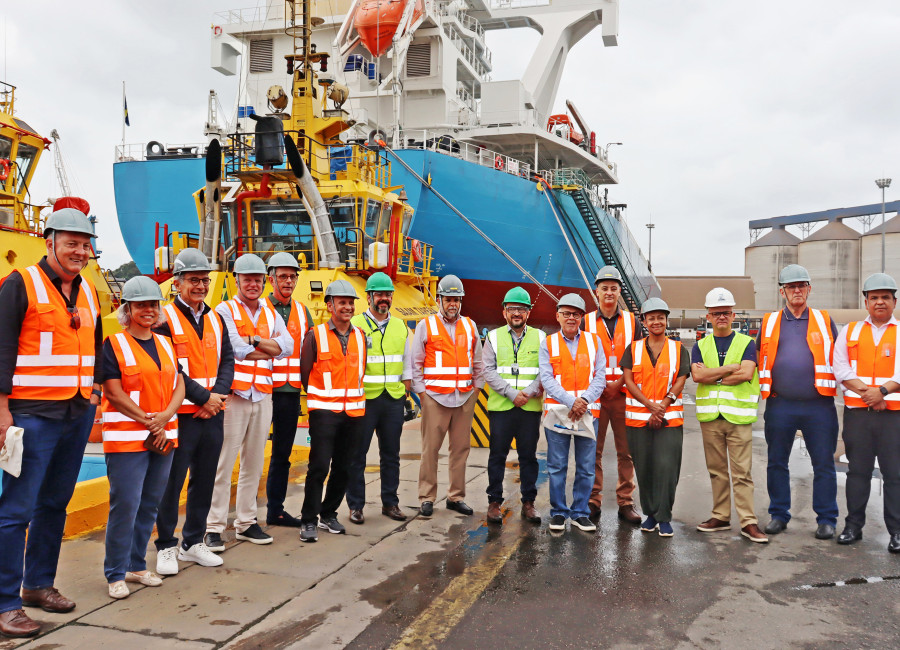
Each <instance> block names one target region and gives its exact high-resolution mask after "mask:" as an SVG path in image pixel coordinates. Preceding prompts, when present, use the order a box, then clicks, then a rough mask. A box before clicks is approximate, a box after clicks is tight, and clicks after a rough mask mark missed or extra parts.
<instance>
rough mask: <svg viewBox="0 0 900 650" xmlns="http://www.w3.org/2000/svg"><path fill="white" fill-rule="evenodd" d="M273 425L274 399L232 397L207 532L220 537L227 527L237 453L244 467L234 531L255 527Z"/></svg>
mask: <svg viewBox="0 0 900 650" xmlns="http://www.w3.org/2000/svg"><path fill="white" fill-rule="evenodd" d="M271 424H272V396H271V395H266V396H265V397H264V398H263V399H262V400H261V401H259V402H251V401H250V400H246V399H244V398H242V397H239V396H237V395H232V396H231V399H230V400H229V401H228V408H227V409H226V411H225V441H224V443H223V444H222V452H221V453H220V454H219V464H218V466H217V467H216V486H215V488H213V496H212V503H211V504H210V507H209V515H208V516H207V517H206V532H208V533H219V534H221V533H222V532H223V531H224V530H225V527H226V525H227V524H228V505H229V503H230V502H231V475H232V473H233V471H234V463H235V461H236V460H237V457H238V453H240V455H241V467H240V471H239V472H238V486H237V496H236V497H235V513H234V529H235V530H236V531H237V532H239V533H242V532H244V531H245V530H247V528H249V527H250V526H252V525H253V524H255V523H256V513H257V509H258V508H257V505H256V497H257V495H258V494H259V480H260V478H261V477H262V472H263V461H264V455H265V449H266V440H267V439H268V437H269V426H270V425H271Z"/></svg>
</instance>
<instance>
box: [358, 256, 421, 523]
mask: <svg viewBox="0 0 900 650" xmlns="http://www.w3.org/2000/svg"><path fill="white" fill-rule="evenodd" d="M366 298H367V300H368V301H369V309H368V310H367V311H366V312H365V313H363V314H357V315H356V316H354V317H353V319H352V320H351V321H350V322H351V323H353V325H355V326H356V327H358V328H359V329H361V330H362V332H363V334H365V337H366V349H367V355H366V374H365V377H364V378H363V387H364V388H365V390H366V415H365V417H364V420H363V431H362V438H361V439H360V442H359V444H358V445H357V446H356V453H355V454H353V456H352V458H351V461H350V478H349V481H348V483H347V505H348V506H349V508H350V521H351V522H352V523H354V524H362V523H363V522H365V515H364V514H363V506H365V504H366V481H365V470H366V453H367V452H368V451H369V445H370V444H372V434H373V433H374V434H375V435H377V436H378V455H379V459H380V463H379V471H380V473H381V514H383V515H384V516H385V517H388V518H390V519H393V520H394V521H405V520H406V515H405V514H403V511H401V510H400V499H399V497H398V496H397V489H398V487H399V486H400V434H401V432H402V431H403V422H404V419H403V411H404V402H405V401H406V394H407V392H408V391H409V383H410V382H409V379H410V377H411V375H412V371H411V369H410V368H409V364H408V360H409V357H410V342H411V341H412V336H410V331H409V328H408V327H407V326H406V324H405V323H404V322H403V321H402V320H400V319H399V318H392V317H391V304H392V302H393V299H394V283H393V282H391V279H390V277H388V276H387V275H386V274H385V273H381V272H378V273H374V274H372V276H371V277H370V278H369V280H368V282H366Z"/></svg>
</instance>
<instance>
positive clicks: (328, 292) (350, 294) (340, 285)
mask: <svg viewBox="0 0 900 650" xmlns="http://www.w3.org/2000/svg"><path fill="white" fill-rule="evenodd" d="M338 296H343V297H346V298H356V299H357V300H358V299H359V296H358V295H356V289H354V288H353V285H352V284H350V283H349V282H347V281H346V280H335V281H334V282H332V283H331V284H329V285H328V286H327V287H326V288H325V300H328V299H329V298H336V297H338Z"/></svg>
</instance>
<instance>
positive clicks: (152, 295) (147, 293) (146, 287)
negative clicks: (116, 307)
mask: <svg viewBox="0 0 900 650" xmlns="http://www.w3.org/2000/svg"><path fill="white" fill-rule="evenodd" d="M162 299H163V295H162V290H161V289H160V288H159V285H158V284H156V283H155V282H154V281H153V280H151V279H150V278H148V277H147V276H146V275H136V276H134V277H133V278H131V279H130V280H129V281H128V282H126V283H125V286H124V287H122V302H140V301H142V300H162Z"/></svg>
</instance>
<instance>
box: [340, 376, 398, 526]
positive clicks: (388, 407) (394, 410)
mask: <svg viewBox="0 0 900 650" xmlns="http://www.w3.org/2000/svg"><path fill="white" fill-rule="evenodd" d="M405 403H406V398H393V397H391V395H390V393H388V392H387V391H386V390H385V391H383V392H382V393H381V395H379V396H378V397H376V398H375V399H370V400H366V414H365V415H364V416H363V429H362V437H361V438H360V440H359V443H358V444H357V446H356V451H355V453H354V454H353V456H352V457H351V458H350V465H349V468H348V472H349V478H348V480H347V506H348V507H349V508H350V509H351V510H362V509H363V506H365V505H366V477H365V471H366V454H367V453H368V451H369V446H370V445H371V444H372V434H375V435H376V436H378V457H379V471H380V473H381V505H382V506H383V507H385V508H390V507H391V506H396V505H400V498H399V497H398V496H397V490H398V489H399V488H400V434H401V433H403V405H404V404H405Z"/></svg>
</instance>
